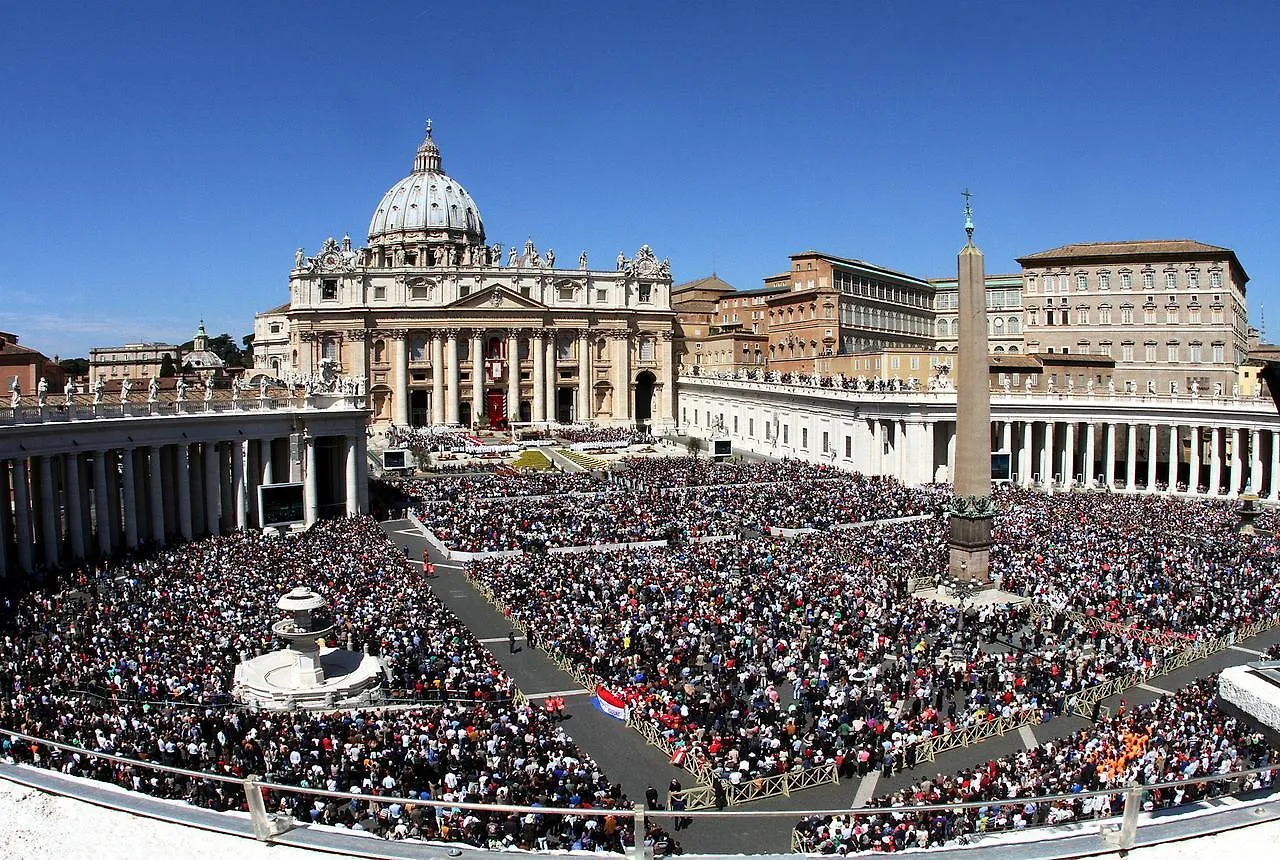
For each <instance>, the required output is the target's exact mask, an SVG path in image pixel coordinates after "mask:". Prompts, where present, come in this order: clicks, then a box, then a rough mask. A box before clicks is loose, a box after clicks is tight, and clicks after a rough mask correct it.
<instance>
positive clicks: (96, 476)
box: [93, 451, 111, 558]
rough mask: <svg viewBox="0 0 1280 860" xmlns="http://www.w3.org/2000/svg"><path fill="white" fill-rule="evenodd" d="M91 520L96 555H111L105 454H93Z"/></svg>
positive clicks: (99, 452) (95, 452) (103, 452)
mask: <svg viewBox="0 0 1280 860" xmlns="http://www.w3.org/2000/svg"><path fill="white" fill-rule="evenodd" d="M93 520H94V525H95V527H96V528H97V530H98V553H99V554H100V555H101V556H103V557H104V558H105V557H107V556H109V555H111V518H110V517H108V516H107V452H106V451H94V452H93Z"/></svg>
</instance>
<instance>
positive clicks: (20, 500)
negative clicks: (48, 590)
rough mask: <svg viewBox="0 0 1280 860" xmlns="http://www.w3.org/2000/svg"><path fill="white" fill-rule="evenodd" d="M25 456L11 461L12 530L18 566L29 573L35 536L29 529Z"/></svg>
mask: <svg viewBox="0 0 1280 860" xmlns="http://www.w3.org/2000/svg"><path fill="white" fill-rule="evenodd" d="M28 472H29V469H28V468H27V458H26V457H18V458H17V459H15V460H14V461H13V530H14V532H16V534H15V535H14V538H15V540H16V542H17V544H18V567H20V568H22V570H24V571H26V572H27V573H30V572H31V571H33V570H35V561H34V555H35V552H34V550H35V546H34V541H35V538H34V536H33V534H32V531H31V490H30V488H29V486H28V484H27V481H28Z"/></svg>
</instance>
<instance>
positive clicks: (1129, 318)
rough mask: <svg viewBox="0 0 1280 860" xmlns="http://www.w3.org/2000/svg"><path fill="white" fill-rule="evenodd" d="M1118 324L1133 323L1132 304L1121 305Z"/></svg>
mask: <svg viewBox="0 0 1280 860" xmlns="http://www.w3.org/2000/svg"><path fill="white" fill-rule="evenodd" d="M1120 324H1121V325H1133V306H1132V305H1121V307H1120Z"/></svg>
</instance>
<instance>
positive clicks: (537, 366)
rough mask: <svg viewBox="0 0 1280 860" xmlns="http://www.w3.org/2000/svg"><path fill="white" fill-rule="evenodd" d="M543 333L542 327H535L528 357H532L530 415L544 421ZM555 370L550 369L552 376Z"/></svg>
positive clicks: (544, 375) (545, 393) (544, 359)
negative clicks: (531, 401)
mask: <svg viewBox="0 0 1280 860" xmlns="http://www.w3.org/2000/svg"><path fill="white" fill-rule="evenodd" d="M544 338H545V335H544V334H543V331H542V329H535V330H534V332H533V338H532V339H531V340H530V341H529V358H531V359H533V397H532V400H533V403H532V404H531V407H530V417H531V418H532V419H533V420H534V421H545V420H546V419H547V408H546V403H545V399H546V396H547V369H546V367H545V364H546V360H547V350H546V341H545V339H544ZM554 375H555V371H554V370H552V377H553V378H554Z"/></svg>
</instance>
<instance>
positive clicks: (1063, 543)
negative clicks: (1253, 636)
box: [991, 489, 1280, 639]
mask: <svg viewBox="0 0 1280 860" xmlns="http://www.w3.org/2000/svg"><path fill="white" fill-rule="evenodd" d="M997 504H998V506H999V508H1000V511H1001V513H1000V516H999V517H998V518H997V519H996V524H995V530H994V541H995V545H994V546H993V548H992V554H991V566H992V571H993V573H995V574H997V575H999V576H1000V577H1002V581H1003V584H1004V587H1005V588H1006V589H1009V590H1011V591H1015V592H1018V593H1021V594H1026V595H1028V596H1030V597H1034V598H1035V599H1037V600H1040V601H1044V602H1046V603H1048V604H1050V605H1051V606H1053V607H1054V608H1055V609H1067V610H1073V611H1076V612H1082V613H1087V614H1090V615H1094V616H1096V617H1097V618H1099V619H1101V620H1104V621H1107V622H1110V623H1113V624H1115V625H1116V626H1117V627H1118V628H1126V627H1137V628H1140V629H1143V630H1147V631H1158V632H1167V633H1169V634H1170V635H1171V636H1175V637H1178V638H1183V639H1199V638H1208V637H1214V636H1220V635H1223V634H1225V633H1227V632H1229V631H1230V630H1232V629H1234V628H1236V627H1239V626H1241V625H1243V624H1247V623H1248V622H1250V621H1253V620H1255V619H1258V618H1261V617H1265V616H1270V615H1274V614H1276V613H1277V612H1280V580H1278V579H1277V576H1276V570H1277V556H1276V552H1277V544H1276V540H1275V538H1274V535H1273V534H1272V533H1270V532H1262V531H1261V530H1260V533H1259V534H1257V535H1254V536H1240V537H1238V538H1233V539H1231V540H1223V539H1222V538H1223V536H1224V535H1234V533H1235V531H1236V525H1237V522H1238V514H1237V509H1236V506H1235V505H1233V504H1232V503H1228V502H1222V501H1193V500H1186V499H1177V498H1171V497H1168V496H1126V497H1115V496H1111V495H1108V494H1103V493H1065V494H1064V493H1059V494H1056V495H1052V496H1049V495H1045V494H1043V493H1037V492H1033V491H1030V490H1017V489H1007V490H1004V491H1002V492H1000V493H999V494H997Z"/></svg>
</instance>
